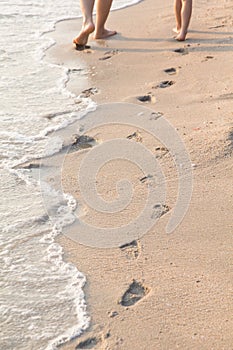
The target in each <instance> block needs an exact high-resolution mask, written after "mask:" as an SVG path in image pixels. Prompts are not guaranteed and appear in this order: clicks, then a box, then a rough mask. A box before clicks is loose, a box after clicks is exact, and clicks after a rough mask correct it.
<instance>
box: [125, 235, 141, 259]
mask: <svg viewBox="0 0 233 350" xmlns="http://www.w3.org/2000/svg"><path fill="white" fill-rule="evenodd" d="M120 249H121V250H122V251H123V252H125V253H126V255H127V257H128V258H134V259H137V258H138V256H139V254H140V251H141V247H140V242H139V241H136V240H134V241H132V242H130V243H126V244H123V245H121V246H120Z"/></svg>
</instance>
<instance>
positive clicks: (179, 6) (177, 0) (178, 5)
mask: <svg viewBox="0 0 233 350" xmlns="http://www.w3.org/2000/svg"><path fill="white" fill-rule="evenodd" d="M181 9H182V1H181V0H174V12H175V17H176V28H174V29H173V31H174V32H175V33H177V34H178V33H179V32H180V29H181Z"/></svg>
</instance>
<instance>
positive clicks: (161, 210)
mask: <svg viewBox="0 0 233 350" xmlns="http://www.w3.org/2000/svg"><path fill="white" fill-rule="evenodd" d="M153 210H154V211H153V213H152V215H151V218H152V219H156V218H161V217H162V216H163V215H165V214H167V213H168V212H169V211H170V210H171V208H170V207H169V206H168V205H166V204H155V205H154V207H153Z"/></svg>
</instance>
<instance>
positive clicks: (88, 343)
mask: <svg viewBox="0 0 233 350" xmlns="http://www.w3.org/2000/svg"><path fill="white" fill-rule="evenodd" d="M100 341H101V339H100V338H97V337H92V338H87V339H86V340H84V341H81V342H80V343H79V344H78V345H77V346H76V347H75V350H76V349H93V348H94V347H95V346H96V345H97V344H98V343H100Z"/></svg>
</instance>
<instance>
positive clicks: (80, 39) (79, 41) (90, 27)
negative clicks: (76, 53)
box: [73, 22, 95, 46]
mask: <svg viewBox="0 0 233 350" xmlns="http://www.w3.org/2000/svg"><path fill="white" fill-rule="evenodd" d="M94 30H95V26H94V23H92V22H90V23H87V24H83V26H82V29H81V31H80V33H79V35H78V36H77V38H75V39H74V40H73V43H74V44H76V45H80V46H85V45H86V43H87V41H88V37H89V35H90V34H91V33H92V32H94Z"/></svg>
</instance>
